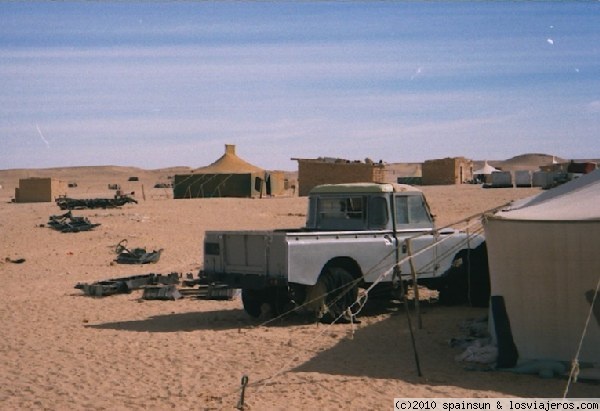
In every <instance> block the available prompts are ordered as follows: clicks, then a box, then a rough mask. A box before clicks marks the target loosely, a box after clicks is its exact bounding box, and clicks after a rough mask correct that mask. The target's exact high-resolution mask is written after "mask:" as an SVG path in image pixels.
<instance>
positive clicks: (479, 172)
mask: <svg viewBox="0 0 600 411" xmlns="http://www.w3.org/2000/svg"><path fill="white" fill-rule="evenodd" d="M495 171H500V170H498V169H497V168H495V167H492V166H491V165H489V164H488V162H487V160H486V162H485V164H484V165H483V167H482V168H480V169H479V170H475V171H473V175H486V176H487V175H490V174H492V173H493V172H495Z"/></svg>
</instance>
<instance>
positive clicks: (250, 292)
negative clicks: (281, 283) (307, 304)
mask: <svg viewBox="0 0 600 411" xmlns="http://www.w3.org/2000/svg"><path fill="white" fill-rule="evenodd" d="M289 302H290V297H289V295H288V291H287V287H267V288H263V289H260V290H254V289H250V288H243V289H242V304H243V305H244V311H246V313H248V314H249V315H250V316H251V317H254V318H259V317H260V316H261V314H263V310H264V307H263V305H265V304H267V305H268V309H267V311H268V312H269V314H270V315H272V316H278V315H281V314H283V313H284V312H285V310H286V308H287V306H288V304H289Z"/></svg>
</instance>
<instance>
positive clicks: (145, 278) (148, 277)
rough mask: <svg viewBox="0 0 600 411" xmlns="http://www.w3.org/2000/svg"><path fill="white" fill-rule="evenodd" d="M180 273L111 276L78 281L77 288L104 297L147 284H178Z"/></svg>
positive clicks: (126, 291)
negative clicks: (98, 279) (82, 281)
mask: <svg viewBox="0 0 600 411" xmlns="http://www.w3.org/2000/svg"><path fill="white" fill-rule="evenodd" d="M178 283H179V274H178V273H175V272H173V273H170V274H167V275H163V274H154V273H150V274H139V275H132V276H129V277H120V278H110V279H108V280H101V281H96V282H93V283H91V284H88V283H77V284H76V285H75V288H77V289H79V290H82V291H83V292H84V294H86V295H89V296H95V297H104V296H107V295H113V294H125V293H129V292H131V291H132V290H137V289H140V288H142V287H144V286H147V285H158V284H165V285H169V284H178Z"/></svg>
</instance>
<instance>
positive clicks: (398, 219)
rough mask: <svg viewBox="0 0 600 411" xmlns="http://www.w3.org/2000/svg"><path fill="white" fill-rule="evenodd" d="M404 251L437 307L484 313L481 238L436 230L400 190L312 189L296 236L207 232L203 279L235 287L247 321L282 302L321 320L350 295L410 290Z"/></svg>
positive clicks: (419, 198) (414, 192)
mask: <svg viewBox="0 0 600 411" xmlns="http://www.w3.org/2000/svg"><path fill="white" fill-rule="evenodd" d="M407 240H410V244H409V243H408V242H407ZM409 252H411V255H414V257H413V258H412V260H413V261H412V263H413V267H412V270H413V271H414V272H415V273H416V278H417V281H418V283H419V284H420V285H424V286H426V287H428V288H431V289H437V290H439V291H440V300H442V301H446V302H452V303H464V302H467V301H471V303H473V304H475V305H485V304H487V300H488V298H489V274H488V268H487V251H486V249H485V242H484V238H483V237H482V236H481V235H478V234H470V235H469V234H468V233H466V232H460V231H457V230H453V229H446V230H440V231H437V230H436V229H435V226H434V223H433V217H432V215H431V213H430V210H429V207H428V205H427V202H426V200H425V197H424V196H423V193H422V192H421V190H419V189H417V188H415V187H412V186H409V185H401V184H377V183H353V184H326V185H320V186H317V187H315V188H313V189H312V190H311V192H310V194H309V207H308V215H307V221H306V226H305V227H303V228H299V229H290V230H274V231H207V232H206V235H205V240H204V268H203V272H202V274H203V275H204V276H205V277H206V278H208V280H209V281H211V282H218V283H224V284H226V285H228V286H229V287H233V288H241V290H242V302H243V305H244V310H245V311H246V312H247V313H248V314H250V315H251V316H253V317H258V316H259V315H260V314H261V313H262V312H263V310H264V309H265V307H268V308H270V310H271V311H272V312H273V313H274V314H281V313H282V312H283V311H284V310H287V309H289V307H290V303H294V304H295V305H296V306H300V305H304V304H305V303H307V304H308V306H309V308H310V309H311V310H313V311H314V312H315V313H316V314H317V316H318V317H319V318H321V319H323V320H324V321H330V320H331V319H332V318H335V317H339V315H340V314H341V313H343V312H345V311H346V309H347V308H348V307H349V306H350V305H351V304H352V303H353V302H354V301H355V300H356V298H357V295H358V288H359V287H363V288H365V287H368V286H369V285H371V284H373V283H378V284H379V282H381V283H382V284H385V285H388V286H390V289H391V285H392V284H395V285H397V284H398V283H399V281H398V278H400V280H402V281H404V282H406V283H408V282H410V281H411V279H412V272H411V264H410V263H409V260H408V259H406V256H407V253H409ZM394 267H396V270H393V268H394ZM392 272H395V275H392ZM394 277H395V278H394Z"/></svg>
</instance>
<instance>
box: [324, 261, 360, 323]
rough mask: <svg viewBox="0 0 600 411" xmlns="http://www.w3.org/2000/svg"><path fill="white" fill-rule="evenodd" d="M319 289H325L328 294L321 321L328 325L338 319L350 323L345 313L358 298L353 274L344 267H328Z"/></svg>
mask: <svg viewBox="0 0 600 411" xmlns="http://www.w3.org/2000/svg"><path fill="white" fill-rule="evenodd" d="M319 283H320V284H319ZM317 288H321V289H324V290H325V291H326V293H327V294H326V295H325V298H324V300H325V301H324V302H325V308H324V309H323V310H322V312H321V313H320V315H321V318H320V320H321V321H322V322H324V323H328V324H330V323H333V322H334V321H335V320H336V319H337V320H338V321H341V322H344V321H348V320H349V319H348V318H347V317H345V316H344V313H345V312H346V311H347V309H348V308H349V307H350V306H351V305H352V304H354V302H355V301H356V299H357V297H358V285H357V284H356V281H355V280H354V277H353V276H352V274H350V273H349V272H348V271H347V270H346V269H344V268H342V267H335V266H334V267H326V268H325V270H324V272H323V273H322V274H321V276H320V277H319V280H318V281H317Z"/></svg>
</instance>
